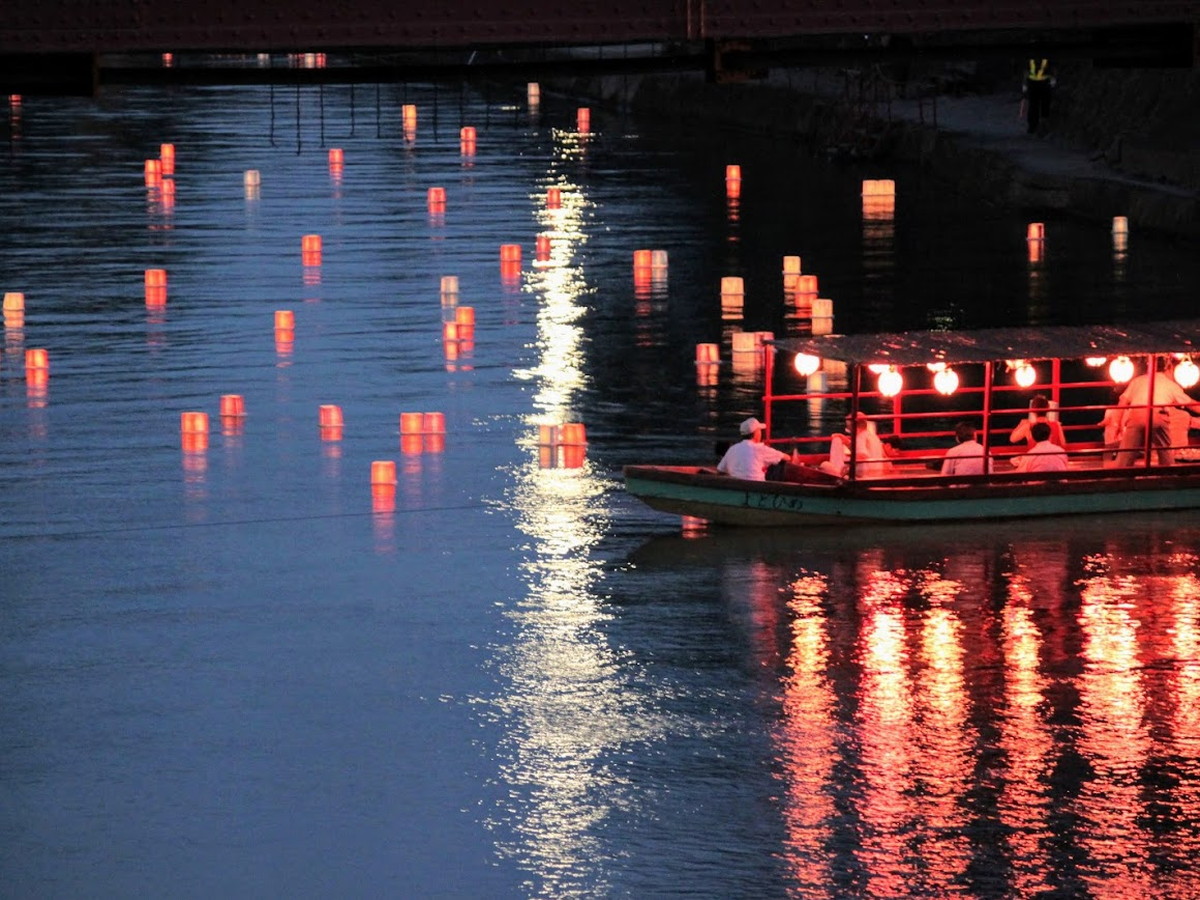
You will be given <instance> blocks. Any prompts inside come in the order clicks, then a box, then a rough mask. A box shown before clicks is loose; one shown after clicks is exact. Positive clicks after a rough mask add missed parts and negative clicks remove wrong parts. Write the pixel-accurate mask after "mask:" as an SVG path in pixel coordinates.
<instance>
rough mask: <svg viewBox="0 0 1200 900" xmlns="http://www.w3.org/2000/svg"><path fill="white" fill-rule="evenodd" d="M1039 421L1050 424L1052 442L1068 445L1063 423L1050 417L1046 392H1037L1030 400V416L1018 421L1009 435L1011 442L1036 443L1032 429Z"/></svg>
mask: <svg viewBox="0 0 1200 900" xmlns="http://www.w3.org/2000/svg"><path fill="white" fill-rule="evenodd" d="M1038 422H1045V423H1046V424H1047V425H1049V426H1050V442H1051V443H1053V444H1058V446H1060V447H1066V446H1067V437H1066V435H1065V434H1064V433H1063V427H1062V425H1061V424H1059V422H1058V421H1056V420H1055V419H1052V418H1050V401H1049V400H1048V399H1047V398H1046V395H1045V394H1035V395H1034V397H1033V399H1032V400H1030V401H1029V417H1028V418H1025V419H1022V420H1021V421H1020V422H1018V423H1017V427H1016V428H1014V429H1013V430H1012V434H1010V435H1009V436H1008V440H1009V442H1010V443H1013V444H1019V443H1021V441H1025V445H1026V446H1027V447H1032V446H1033V445H1034V444H1035V443H1036V441H1035V440H1034V437H1033V431H1032V429H1033V426H1034V425H1035V424H1036V423H1038Z"/></svg>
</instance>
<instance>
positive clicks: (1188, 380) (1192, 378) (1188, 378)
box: [1173, 356, 1200, 388]
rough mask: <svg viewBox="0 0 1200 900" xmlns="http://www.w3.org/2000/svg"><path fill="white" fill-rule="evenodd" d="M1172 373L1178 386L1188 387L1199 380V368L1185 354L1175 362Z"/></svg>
mask: <svg viewBox="0 0 1200 900" xmlns="http://www.w3.org/2000/svg"><path fill="white" fill-rule="evenodd" d="M1173 374H1174V376H1175V381H1176V382H1177V383H1178V384H1179V386H1180V387H1185V388H1190V387H1192V386H1194V385H1195V384H1196V382H1197V381H1200V368H1197V367H1196V364H1195V363H1194V362H1192V359H1191V357H1190V356H1185V357H1184V358H1183V359H1181V360H1180V361H1179V362H1178V364H1176V366H1175V371H1174V373H1173Z"/></svg>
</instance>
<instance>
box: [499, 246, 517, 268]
mask: <svg viewBox="0 0 1200 900" xmlns="http://www.w3.org/2000/svg"><path fill="white" fill-rule="evenodd" d="M500 262H501V263H516V264H517V265H520V264H521V245H520V244H501V245H500Z"/></svg>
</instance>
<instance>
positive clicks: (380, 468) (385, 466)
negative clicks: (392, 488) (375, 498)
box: [371, 459, 396, 485]
mask: <svg viewBox="0 0 1200 900" xmlns="http://www.w3.org/2000/svg"><path fill="white" fill-rule="evenodd" d="M395 483H396V461H395V460H391V459H377V460H374V461H373V462H372V463H371V484H373V485H375V484H392V485H394V484H395Z"/></svg>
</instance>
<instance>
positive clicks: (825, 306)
mask: <svg viewBox="0 0 1200 900" xmlns="http://www.w3.org/2000/svg"><path fill="white" fill-rule="evenodd" d="M812 317H813V318H814V319H832V318H833V301H832V300H830V299H829V298H828V297H817V298H816V299H814V300H813V302H812Z"/></svg>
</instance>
